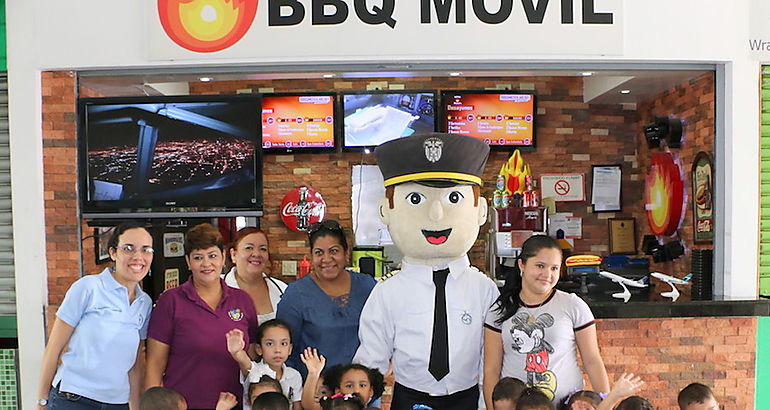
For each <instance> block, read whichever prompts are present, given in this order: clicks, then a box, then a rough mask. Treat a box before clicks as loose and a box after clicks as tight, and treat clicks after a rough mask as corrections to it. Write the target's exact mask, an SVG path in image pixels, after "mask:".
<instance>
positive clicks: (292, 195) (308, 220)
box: [281, 186, 326, 232]
mask: <svg viewBox="0 0 770 410" xmlns="http://www.w3.org/2000/svg"><path fill="white" fill-rule="evenodd" d="M325 213H326V202H325V201H324V199H323V197H322V196H321V194H320V193H319V192H317V191H315V190H314V189H313V188H310V187H306V186H301V187H299V188H294V189H292V190H291V191H289V192H288V193H287V194H286V196H284V197H283V201H281V220H283V223H284V225H286V227H288V228H289V229H291V230H292V231H294V232H307V230H308V228H310V224H312V223H313V222H320V221H322V220H323V219H324V214H325Z"/></svg>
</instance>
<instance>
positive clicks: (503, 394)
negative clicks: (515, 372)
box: [492, 377, 527, 410]
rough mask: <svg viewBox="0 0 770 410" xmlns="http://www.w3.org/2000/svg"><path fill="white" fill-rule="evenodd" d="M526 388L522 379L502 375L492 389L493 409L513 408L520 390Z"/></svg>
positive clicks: (511, 409)
mask: <svg viewBox="0 0 770 410" xmlns="http://www.w3.org/2000/svg"><path fill="white" fill-rule="evenodd" d="M526 388H527V385H526V384H524V382H523V381H521V380H519V379H517V378H515V377H503V378H502V379H500V380H499V381H498V382H497V384H496V385H495V388H494V389H493V390H492V403H493V404H494V407H495V408H494V410H514V409H515V408H516V401H518V399H519V396H521V392H523V391H524V389H526Z"/></svg>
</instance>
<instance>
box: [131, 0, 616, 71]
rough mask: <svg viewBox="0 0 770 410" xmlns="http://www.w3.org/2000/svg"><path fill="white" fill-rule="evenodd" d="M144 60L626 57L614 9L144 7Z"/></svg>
mask: <svg viewBox="0 0 770 410" xmlns="http://www.w3.org/2000/svg"><path fill="white" fill-rule="evenodd" d="M143 3H144V4H146V5H147V6H146V14H145V16H146V17H145V18H146V20H147V29H148V35H147V37H146V38H147V44H148V48H149V58H150V60H155V61H169V60H175V61H178V60H223V59H227V60H239V59H253V60H255V61H256V60H266V59H267V60H270V59H283V60H286V59H297V58H300V59H305V60H307V59H313V58H318V57H323V58H326V59H334V58H345V57H354V58H356V59H362V60H366V59H367V58H370V57H374V58H377V59H381V58H408V57H419V58H421V59H429V58H431V57H436V58H441V59H445V58H447V56H455V55H475V56H479V57H482V56H484V57H486V58H489V57H490V56H510V55H556V54H559V55H564V54H568V55H593V56H600V55H622V54H623V45H624V41H623V33H624V27H623V2H622V1H617V0H562V1H550V2H549V1H543V0H541V1H536V0H479V1H476V0H474V1H467V0H449V1H433V0H411V1H396V0H355V1H354V0H337V1H322V0H259V1H257V0H210V1H180V0H158V1H145V2H143Z"/></svg>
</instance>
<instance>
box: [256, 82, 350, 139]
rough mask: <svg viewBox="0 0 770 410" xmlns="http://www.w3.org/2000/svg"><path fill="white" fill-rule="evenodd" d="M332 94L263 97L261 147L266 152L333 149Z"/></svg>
mask: <svg viewBox="0 0 770 410" xmlns="http://www.w3.org/2000/svg"><path fill="white" fill-rule="evenodd" d="M335 105H336V99H335V94H332V93H314V94H264V95H263V96H262V148H263V149H264V150H265V151H268V152H269V151H284V152H285V151H295V152H302V151H318V150H324V149H334V148H335V144H334V128H335V121H334V120H335V116H334V107H335Z"/></svg>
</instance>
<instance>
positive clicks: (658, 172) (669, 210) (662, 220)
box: [644, 152, 684, 236]
mask: <svg viewBox="0 0 770 410" xmlns="http://www.w3.org/2000/svg"><path fill="white" fill-rule="evenodd" d="M644 199H645V210H646V212H647V223H648V224H649V226H650V230H651V231H652V233H653V234H654V235H656V236H671V235H673V234H674V232H676V230H677V228H679V224H680V223H681V221H682V217H683V210H684V179H683V177H682V170H681V169H680V168H679V165H678V164H677V163H676V161H675V160H674V157H673V156H672V155H671V153H670V152H655V153H653V154H652V164H651V165H650V171H649V172H648V173H647V178H646V181H645V187H644Z"/></svg>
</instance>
